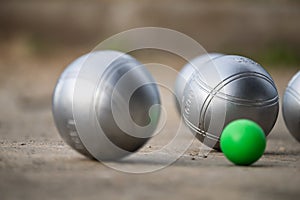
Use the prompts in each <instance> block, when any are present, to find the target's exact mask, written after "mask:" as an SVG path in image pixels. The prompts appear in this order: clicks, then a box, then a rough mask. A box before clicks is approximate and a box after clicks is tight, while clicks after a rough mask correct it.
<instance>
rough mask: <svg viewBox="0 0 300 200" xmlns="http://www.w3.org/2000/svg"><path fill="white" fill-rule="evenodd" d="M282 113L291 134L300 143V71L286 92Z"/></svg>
mask: <svg viewBox="0 0 300 200" xmlns="http://www.w3.org/2000/svg"><path fill="white" fill-rule="evenodd" d="M282 113H283V118H284V121H285V124H286V126H287V128H288V130H289V132H290V133H291V134H292V135H293V137H294V138H295V139H296V140H297V141H298V142H300V71H299V72H298V73H297V74H296V75H295V76H294V77H293V78H292V79H291V81H290V82H289V84H288V86H287V88H286V90H285V92H284V96H283V104H282Z"/></svg>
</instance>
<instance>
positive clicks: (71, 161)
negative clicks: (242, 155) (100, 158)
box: [0, 56, 300, 200]
mask: <svg viewBox="0 0 300 200" xmlns="http://www.w3.org/2000/svg"><path fill="white" fill-rule="evenodd" d="M72 57H73V56H69V57H68V56H61V57H59V58H56V59H49V60H47V59H43V60H40V61H39V60H37V61H34V62H33V61H28V62H27V61H26V59H24V60H22V62H21V61H20V60H14V59H9V60H8V61H3V60H2V61H1V63H0V70H1V73H0V110H1V115H0V178H1V180H0V199H1V200H4V199H39V200H40V199H45V200H46V199H144V200H146V199H173V200H177V199H299V197H300V190H299V185H300V144H299V143H297V142H296V140H294V139H293V138H292V137H291V136H290V134H289V133H288V132H287V129H286V128H285V126H284V124H283V121H282V117H281V115H280V117H279V120H278V122H277V124H276V126H275V128H274V129H273V131H272V133H271V134H270V136H269V138H268V143H267V149H266V152H265V154H264V156H263V157H262V158H261V159H260V160H259V161H258V162H257V163H255V164H254V165H253V166H250V167H238V166H234V165H232V164H231V163H230V162H229V161H227V160H226V159H225V158H224V156H223V155H222V154H221V153H217V152H211V153H210V154H209V156H208V157H207V158H202V157H201V156H197V153H198V152H199V146H200V143H199V142H198V141H195V142H194V143H193V144H192V146H191V147H190V148H189V149H188V150H187V151H186V152H185V153H184V154H183V155H182V156H181V157H180V159H179V160H177V161H176V162H175V163H174V164H172V165H171V166H168V167H166V168H163V169H161V170H158V171H155V172H152V173H145V174H129V173H124V172H120V171H117V170H114V169H111V168H109V167H107V166H106V165H104V164H102V163H99V162H96V161H91V160H88V159H86V158H84V157H83V156H81V155H79V154H78V153H76V152H75V151H73V150H72V149H71V148H70V147H68V146H67V145H66V144H65V143H64V142H63V141H62V140H61V139H60V137H59V135H58V133H57V131H56V129H55V126H54V123H53V120H52V115H51V93H52V89H53V87H54V85H55V82H56V79H57V77H58V75H59V74H60V72H61V70H62V69H63V67H64V66H65V65H66V64H68V63H69V62H70V61H71V60H72ZM46 60H47V62H46ZM25 63H26V64H25ZM296 71H297V69H290V70H284V68H283V69H280V70H272V71H270V72H271V74H272V75H273V76H274V79H275V81H276V83H277V84H278V87H279V91H280V94H282V91H283V88H284V86H285V85H286V84H287V82H288V80H289V79H290V78H291V76H292V75H293V74H294V73H295V72H296ZM165 102H170V103H167V104H166V107H167V108H169V110H170V111H169V112H170V113H169V115H168V116H171V117H169V118H168V122H167V124H166V128H165V130H164V131H163V134H165V135H166V137H164V138H166V139H165V140H160V139H155V138H154V140H151V141H150V142H149V143H148V144H147V145H146V146H145V147H144V148H143V149H141V150H140V151H139V152H138V153H137V155H142V156H140V157H139V156H137V157H136V158H135V159H133V160H131V161H130V162H119V163H111V164H112V165H113V166H117V167H122V168H137V169H144V168H147V167H149V166H153V167H155V166H161V165H164V162H165V160H167V158H168V157H169V156H170V157H171V156H172V152H170V153H169V154H163V153H161V154H160V153H157V154H156V156H154V157H151V158H150V157H147V156H144V157H143V155H144V154H145V153H147V152H151V151H154V150H156V149H159V148H160V147H161V146H162V145H164V144H165V143H166V142H167V139H168V138H170V136H172V134H173V133H174V132H175V131H176V128H177V127H176V126H175V125H177V124H178V120H179V118H178V116H177V115H176V112H175V110H174V109H175V108H174V107H173V106H174V105H173V103H171V101H170V97H165ZM187 135H189V134H188V133H187ZM187 138H189V137H188V136H186V138H182V140H183V141H184V140H186V139H187ZM150 147H151V148H150Z"/></svg>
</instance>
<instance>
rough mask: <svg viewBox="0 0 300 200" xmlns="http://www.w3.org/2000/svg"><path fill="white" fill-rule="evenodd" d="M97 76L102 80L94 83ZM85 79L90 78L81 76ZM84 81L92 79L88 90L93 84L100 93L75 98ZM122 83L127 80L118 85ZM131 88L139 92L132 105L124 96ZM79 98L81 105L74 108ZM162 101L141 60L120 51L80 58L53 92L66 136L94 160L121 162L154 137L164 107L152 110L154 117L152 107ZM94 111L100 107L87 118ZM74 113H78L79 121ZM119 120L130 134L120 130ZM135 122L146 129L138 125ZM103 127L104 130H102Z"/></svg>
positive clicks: (57, 116)
mask: <svg viewBox="0 0 300 200" xmlns="http://www.w3.org/2000/svg"><path fill="white" fill-rule="evenodd" d="M87 65H88V66H87ZM84 67H86V69H95V70H96V71H97V72H98V73H97V74H95V73H94V72H92V71H89V70H86V71H87V72H83V71H84V70H82V69H83V68H84ZM92 76H93V77H96V78H97V79H98V80H97V81H95V82H93V81H90V78H91V79H92ZM83 77H84V78H85V79H86V80H82V79H83ZM124 77H125V78H124ZM78 79H81V80H78ZM80 81H82V82H88V85H87V86H88V87H86V90H89V89H90V88H89V86H90V87H94V88H95V91H93V92H94V93H95V94H94V95H93V96H88V95H86V94H85V91H83V92H82V95H81V94H79V96H78V95H77V96H76V95H75V94H74V93H75V91H76V89H75V87H77V86H78V85H77V84H79V86H80ZM119 81H122V84H118V83H119ZM78 82H79V83H78ZM129 91H134V92H133V93H132V94H131V96H130V99H129V101H128V104H127V101H126V99H125V98H126V97H125V96H126V95H128V93H129ZM113 94H116V95H115V96H114V95H113ZM116 97H117V98H116ZM91 98H93V99H92V100H91ZM74 102H76V105H77V107H78V108H79V109H77V110H75V109H74V105H75V103H74ZM86 102H94V103H89V104H87V103H86ZM159 104H160V97H159V92H158V88H157V86H156V84H155V83H154V79H153V78H152V76H151V74H150V73H149V72H148V71H147V69H146V68H145V67H144V66H143V65H142V64H141V63H139V62H138V61H137V60H135V59H134V58H132V57H131V56H129V55H125V54H123V53H121V52H117V51H96V52H92V53H89V54H86V55H84V56H82V57H80V58H78V59H76V60H75V61H74V62H73V63H71V64H70V65H69V66H68V67H67V68H66V69H65V71H64V72H63V73H62V75H61V77H60V78H59V80H58V82H57V85H56V88H55V90H54V94H53V116H54V121H55V124H56V126H57V129H58V131H59V133H60V135H61V137H62V138H63V139H64V141H65V142H66V143H67V144H68V145H70V146H71V147H72V148H73V149H75V150H76V151H78V152H79V153H81V154H83V155H85V156H87V157H89V158H95V159H98V160H116V159H120V158H122V157H125V156H127V155H129V154H131V153H132V152H135V151H136V150H138V149H139V148H141V147H142V146H143V145H144V144H145V143H146V142H147V140H148V139H149V138H150V137H151V135H152V134H153V132H154V130H155V129H156V126H157V123H158V119H159V116H160V108H159V107H155V109H153V110H152V112H151V116H152V118H151V119H150V117H149V111H150V109H151V108H152V106H154V105H159ZM113 106H114V107H113ZM113 108H115V112H117V116H116V115H114V113H113ZM126 109H129V113H126ZM91 110H95V113H96V114H95V115H96V116H95V117H94V118H93V117H91V119H85V118H86V117H85V115H84V114H85V113H89V112H90V111H91ZM75 111H76V112H77V113H75ZM75 114H77V115H78V116H79V117H78V118H79V120H77V121H76V120H75V119H74V115H75ZM81 114H82V117H81ZM116 118H118V120H121V123H123V125H124V126H126V128H128V130H130V131H131V132H130V133H128V132H127V131H126V130H124V129H122V128H120V127H119V124H118V123H117V122H116ZM85 120H86V121H85ZM93 120H94V121H96V122H95V123H94V122H93ZM134 124H135V125H136V126H137V127H139V126H140V127H145V128H144V129H138V128H134V127H135V126H133V125H134ZM79 126H80V127H79ZM98 126H99V127H101V128H100V129H98ZM79 129H81V130H83V131H80V130H79ZM141 130H143V131H141ZM139 136H140V137H139Z"/></svg>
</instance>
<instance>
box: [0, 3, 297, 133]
mask: <svg viewBox="0 0 300 200" xmlns="http://www.w3.org/2000/svg"><path fill="white" fill-rule="evenodd" d="M299 22H300V1H297V0H276V1H271V0H226V1H225V0H210V1H204V0H181V1H175V0H163V1H156V0H102V1H97V0H89V1H86V0H51V1H50V0H26V1H24V0H0V27H1V28H0V109H1V113H2V114H1V116H0V130H1V137H2V138H7V137H8V136H9V138H11V137H14V136H16V137H15V138H17V139H22V138H24V137H25V138H26V137H27V138H28V137H29V136H28V135H32V134H33V135H39V136H40V135H43V134H44V135H45V136H53V132H56V130H55V127H54V124H53V122H52V116H51V96H52V91H53V88H54V86H55V83H56V80H57V78H58V77H59V75H60V73H61V72H62V70H63V69H64V68H65V67H66V66H67V65H68V64H69V63H70V62H72V61H73V60H74V59H75V58H77V57H79V56H80V55H82V54H85V53H87V52H89V51H91V50H92V49H93V48H94V47H95V46H96V45H97V44H98V43H100V42H101V41H103V40H104V39H106V38H108V37H110V36H112V35H114V34H117V33H119V32H122V31H125V30H128V29H131V28H136V27H144V26H159V27H165V28H170V29H174V30H177V31H180V32H182V33H184V34H187V35H188V36H190V37H192V38H193V39H195V40H197V41H198V42H199V43H200V44H201V45H202V46H203V47H204V48H205V49H206V50H207V51H208V52H220V53H228V54H239V55H244V56H247V57H249V58H252V59H254V60H255V61H257V62H258V63H260V64H262V65H263V66H264V67H266V68H267V69H268V70H269V71H270V73H271V75H272V76H273V77H274V79H275V81H276V83H277V84H278V86H279V92H280V94H281V95H282V91H283V89H284V87H285V86H286V84H287V83H288V80H289V79H290V78H291V77H292V75H293V74H294V73H295V72H296V71H298V70H299V69H300V24H299ZM140 57H142V58H143V59H144V61H145V60H146V61H147V60H151V59H152V58H153V57H156V61H157V62H161V63H163V64H168V65H171V66H172V67H174V68H176V69H177V70H178V69H180V68H181V67H182V66H183V65H184V64H185V61H182V60H180V59H178V58H175V57H174V56H170V55H167V53H153V52H151V51H148V52H146V54H145V53H144V54H143V56H140ZM140 57H138V59H140ZM149 57H152V58H151V59H149ZM143 59H142V60H143ZM37 118H39V120H38V122H37V120H36V119H37ZM20 130H21V132H22V134H20ZM26 132H27V133H26ZM57 135H58V134H55V136H57ZM49 138H52V137H49ZM54 138H55V137H54ZM56 139H58V138H56Z"/></svg>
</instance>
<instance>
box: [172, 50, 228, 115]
mask: <svg viewBox="0 0 300 200" xmlns="http://www.w3.org/2000/svg"><path fill="white" fill-rule="evenodd" d="M222 55H223V54H220V53H209V54H203V55H201V56H198V57H196V58H194V59H192V60H191V61H189V62H188V63H187V64H186V65H184V66H183V67H182V69H181V70H180V72H179V74H178V76H177V78H176V82H175V89H174V91H175V101H176V106H177V110H178V112H179V113H180V112H181V111H180V109H181V104H182V97H183V91H184V88H185V86H186V84H187V82H188V81H189V79H190V77H191V76H192V74H193V72H194V71H195V68H198V67H201V66H202V65H203V64H204V63H206V62H209V61H210V60H212V59H214V58H216V57H219V56H222Z"/></svg>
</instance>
